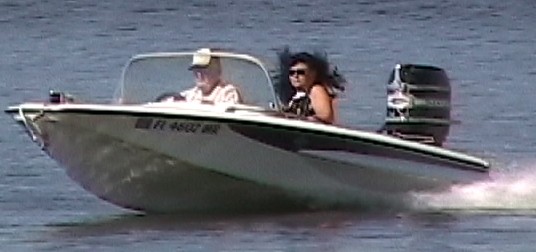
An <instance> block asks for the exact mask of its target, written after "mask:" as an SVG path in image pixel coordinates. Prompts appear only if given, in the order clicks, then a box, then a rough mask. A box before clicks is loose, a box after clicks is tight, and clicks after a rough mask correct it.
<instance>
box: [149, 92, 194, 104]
mask: <svg viewBox="0 0 536 252" xmlns="http://www.w3.org/2000/svg"><path fill="white" fill-rule="evenodd" d="M170 98H173V101H184V100H185V99H186V98H185V97H184V96H182V95H181V94H180V93H179V92H166V93H163V94H161V95H159V96H158V97H156V99H155V102H161V101H164V100H167V99H170Z"/></svg>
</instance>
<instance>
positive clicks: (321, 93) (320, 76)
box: [285, 52, 344, 124]
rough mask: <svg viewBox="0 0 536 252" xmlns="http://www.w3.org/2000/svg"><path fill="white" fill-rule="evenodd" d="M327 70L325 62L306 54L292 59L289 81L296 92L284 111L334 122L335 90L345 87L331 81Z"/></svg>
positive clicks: (323, 121)
mask: <svg viewBox="0 0 536 252" xmlns="http://www.w3.org/2000/svg"><path fill="white" fill-rule="evenodd" d="M328 68H329V66H328V64H327V61H326V60H323V59H321V58H320V57H316V56H313V55H312V54H309V53H306V52H302V53H297V54H294V55H293V56H291V58H290V68H289V70H288V72H289V80H290V83H291V85H292V87H293V88H294V89H295V90H296V92H295V94H294V96H293V97H292V98H291V99H290V102H289V104H288V107H287V108H285V112H290V113H294V114H296V115H297V116H298V117H301V118H305V119H307V120H310V121H315V122H321V123H325V124H334V123H335V121H336V109H337V108H336V94H335V90H334V89H340V90H344V88H343V87H342V86H340V85H339V83H337V81H335V82H334V81H333V76H330V75H329V74H328V72H329V69H328ZM334 74H336V71H335V72H334Z"/></svg>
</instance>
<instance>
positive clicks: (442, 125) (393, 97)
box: [382, 64, 452, 146]
mask: <svg viewBox="0 0 536 252" xmlns="http://www.w3.org/2000/svg"><path fill="white" fill-rule="evenodd" d="M450 103H451V88H450V82H449V78H448V77H447V74H446V72H445V71H444V70H443V69H441V68H438V67H435V66H426V65H414V64H399V65H396V66H395V68H394V69H393V71H392V72H391V76H390V77H389V81H388V84H387V115H386V118H385V124H384V126H383V127H382V131H383V132H385V133H387V134H390V135H393V136H397V137H400V138H402V139H407V140H412V141H418V142H422V143H427V144H432V145H437V146H441V145H442V144H443V142H444V141H445V139H446V138H447V135H448V133H449V128H450V124H451V123H452V121H451V118H450Z"/></svg>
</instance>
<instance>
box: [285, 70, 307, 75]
mask: <svg viewBox="0 0 536 252" xmlns="http://www.w3.org/2000/svg"><path fill="white" fill-rule="evenodd" d="M295 74H297V75H298V76H299V75H305V69H297V70H289V71H288V75H289V76H294V75H295Z"/></svg>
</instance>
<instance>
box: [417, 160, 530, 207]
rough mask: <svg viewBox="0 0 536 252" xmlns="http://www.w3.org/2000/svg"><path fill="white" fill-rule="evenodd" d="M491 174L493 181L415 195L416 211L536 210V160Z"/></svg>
mask: <svg viewBox="0 0 536 252" xmlns="http://www.w3.org/2000/svg"><path fill="white" fill-rule="evenodd" d="M514 166H516V167H515V169H512V167H510V169H505V170H501V171H497V172H493V173H491V174H490V175H491V179H490V180H487V181H482V182H477V183H474V184H469V185H463V186H454V187H452V188H450V190H448V191H447V192H443V193H418V194H413V195H412V205H413V206H414V207H415V208H416V209H427V210H430V209H437V210H449V209H451V210H536V161H532V162H530V163H529V164H524V165H519V164H514Z"/></svg>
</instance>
